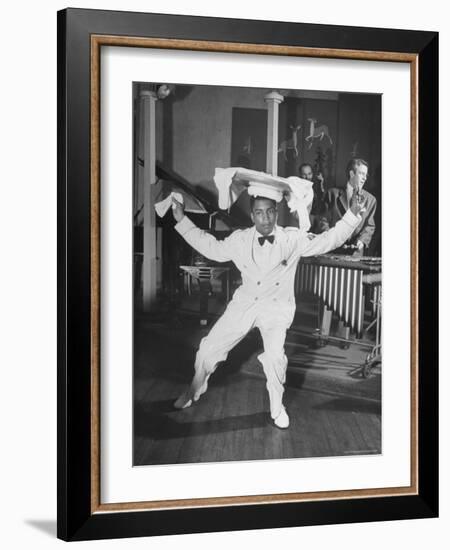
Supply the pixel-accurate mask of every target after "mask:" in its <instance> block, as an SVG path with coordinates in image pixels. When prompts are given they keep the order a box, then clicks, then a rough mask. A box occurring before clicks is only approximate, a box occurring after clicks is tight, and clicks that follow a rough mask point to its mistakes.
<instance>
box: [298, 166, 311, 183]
mask: <svg viewBox="0 0 450 550" xmlns="http://www.w3.org/2000/svg"><path fill="white" fill-rule="evenodd" d="M300 177H301V178H302V179H304V180H308V181H312V179H313V171H312V168H311V166H302V167H301V169H300Z"/></svg>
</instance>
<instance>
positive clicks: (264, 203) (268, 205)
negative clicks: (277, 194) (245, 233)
mask: <svg viewBox="0 0 450 550" xmlns="http://www.w3.org/2000/svg"><path fill="white" fill-rule="evenodd" d="M250 216H251V218H252V222H253V223H254V224H255V228H256V231H258V232H259V233H261V235H270V233H272V231H273V228H274V227H275V224H276V223H277V203H276V202H275V201H274V200H273V199H267V198H266V197H250Z"/></svg>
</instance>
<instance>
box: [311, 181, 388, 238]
mask: <svg viewBox="0 0 450 550" xmlns="http://www.w3.org/2000/svg"><path fill="white" fill-rule="evenodd" d="M361 194H362V195H363V197H364V205H365V207H366V210H365V211H364V212H361V213H360V216H361V218H362V219H361V223H360V224H359V225H358V226H357V227H356V229H355V230H354V231H353V233H352V235H351V237H350V238H349V239H348V241H347V243H349V244H354V243H356V241H361V242H362V243H364V246H365V248H368V246H369V245H370V241H371V240H372V237H373V234H374V233H375V217H374V216H375V210H376V209H377V199H376V198H375V197H374V196H373V195H371V194H370V193H369V192H368V191H365V190H364V189H362V190H361ZM349 207H350V205H349V204H348V201H347V190H346V189H342V188H338V187H332V188H331V189H328V191H327V192H326V193H325V195H324V197H323V211H322V214H321V216H320V217H319V222H318V225H319V232H320V233H322V232H323V231H327V230H328V229H330V227H334V226H335V225H336V223H337V222H338V221H339V220H340V219H341V218H342V217H343V215H344V214H345V213H346V212H347V210H348V209H349Z"/></svg>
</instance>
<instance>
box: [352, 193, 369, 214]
mask: <svg viewBox="0 0 450 550" xmlns="http://www.w3.org/2000/svg"><path fill="white" fill-rule="evenodd" d="M350 210H351V211H352V212H353V214H355V216H357V215H358V214H360V213H361V212H365V210H366V206H365V204H364V197H363V196H362V195H360V194H359V193H358V188H357V187H354V188H353V195H352V199H351V201H350Z"/></svg>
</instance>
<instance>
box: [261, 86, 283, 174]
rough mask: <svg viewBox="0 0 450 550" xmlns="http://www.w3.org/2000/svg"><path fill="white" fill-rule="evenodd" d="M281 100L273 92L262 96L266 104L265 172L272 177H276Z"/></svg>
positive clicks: (280, 96)
mask: <svg viewBox="0 0 450 550" xmlns="http://www.w3.org/2000/svg"><path fill="white" fill-rule="evenodd" d="M283 99H284V98H283V96H282V95H281V94H279V93H278V92H275V91H273V92H270V93H268V94H267V95H265V96H264V101H265V102H266V103H267V157H266V172H267V173H268V174H272V176H276V175H278V105H279V104H280V103H281V102H282V101H283Z"/></svg>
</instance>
